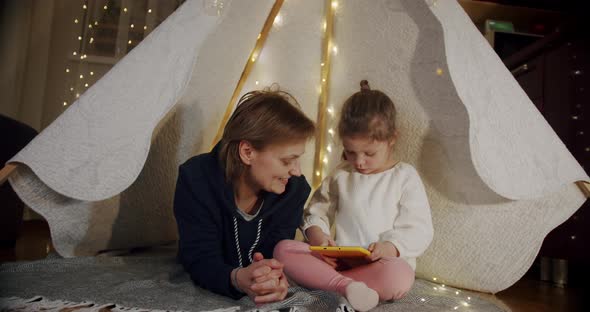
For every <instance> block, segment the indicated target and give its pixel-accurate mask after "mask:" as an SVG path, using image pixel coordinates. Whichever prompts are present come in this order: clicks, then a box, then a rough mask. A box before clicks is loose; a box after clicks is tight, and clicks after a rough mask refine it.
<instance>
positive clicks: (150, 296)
mask: <svg viewBox="0 0 590 312" xmlns="http://www.w3.org/2000/svg"><path fill="white" fill-rule="evenodd" d="M0 289H1V293H0V297H2V300H1V302H0V310H3V311H4V310H7V307H9V302H10V300H8V298H9V297H19V298H32V297H35V296H43V297H44V298H46V299H47V300H62V301H63V300H67V301H75V302H83V301H84V302H93V303H96V304H116V305H117V306H123V307H135V308H142V309H161V310H183V311H210V310H217V309H228V311H232V310H235V311H237V310H239V311H273V310H280V311H342V312H345V311H352V309H351V308H350V306H348V303H347V301H346V300H345V299H344V298H343V297H341V296H339V295H337V294H335V293H331V292H325V291H318V290H309V289H305V288H302V287H298V286H293V287H291V288H290V289H289V294H288V296H287V299H285V300H284V301H281V302H278V303H274V304H269V305H265V306H260V307H256V306H255V305H254V304H253V303H252V302H251V301H250V300H249V299H248V298H242V299H241V300H238V301H234V300H232V299H229V298H226V297H223V296H219V295H216V294H213V293H211V292H209V291H207V290H204V289H201V288H199V287H196V286H195V285H194V284H193V283H192V282H191V280H190V278H189V276H188V275H187V274H186V273H185V272H184V270H183V268H182V267H181V266H180V265H178V264H177V263H176V261H175V257H174V253H173V252H171V251H166V252H161V253H156V254H154V253H150V254H149V256H147V255H146V254H140V255H134V256H129V255H127V256H115V257H104V256H99V257H80V258H69V259H63V258H58V257H53V258H48V259H44V260H39V261H32V262H15V263H5V264H2V265H0ZM441 310H446V311H449V310H451V311H453V310H457V311H490V312H492V311H494V312H495V311H503V309H501V308H499V307H498V306H496V305H494V304H493V303H492V302H489V301H487V300H484V299H482V298H480V297H478V296H477V295H475V294H473V293H471V292H466V291H462V290H458V289H454V288H451V287H448V286H444V287H443V286H442V285H440V284H435V283H431V282H429V281H425V280H420V279H418V280H417V281H416V283H415V285H414V287H413V288H412V290H411V291H410V293H409V294H408V295H407V296H406V297H405V298H403V299H402V300H399V301H396V302H384V303H381V304H380V305H379V306H378V307H377V308H376V309H374V311H441Z"/></svg>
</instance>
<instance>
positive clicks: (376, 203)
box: [301, 162, 433, 270]
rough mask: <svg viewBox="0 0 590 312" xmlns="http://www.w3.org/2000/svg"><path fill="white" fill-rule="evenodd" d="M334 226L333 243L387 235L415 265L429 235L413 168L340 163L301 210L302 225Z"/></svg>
mask: <svg viewBox="0 0 590 312" xmlns="http://www.w3.org/2000/svg"><path fill="white" fill-rule="evenodd" d="M332 224H333V225H334V226H335V234H336V236H335V239H336V244H337V245H338V246H363V247H365V248H367V247H368V246H369V244H370V243H372V242H377V241H389V242H391V243H393V244H394V245H395V247H396V248H397V249H398V251H399V253H400V257H401V258H403V259H405V260H406V261H407V262H408V263H409V264H410V266H412V268H413V269H414V270H415V269H416V258H417V257H418V256H420V255H421V254H422V253H423V252H424V251H425V250H426V248H427V247H428V245H430V242H431V241H432V236H433V228H432V217H431V214H430V205H429V204H428V198H427V197H426V192H425V190H424V185H423V184H422V180H421V179H420V176H419V175H418V172H417V171H416V169H414V167H412V166H411V165H410V164H407V163H403V162H398V163H397V164H396V165H395V166H393V167H392V168H390V169H388V170H385V171H383V172H380V173H375V174H361V173H358V172H356V170H354V168H352V167H351V166H350V165H348V164H347V163H343V164H341V165H339V166H338V167H337V168H336V170H335V171H334V173H333V174H331V175H330V176H328V177H326V178H325V179H324V181H322V184H321V186H320V188H318V189H317V190H316V192H315V193H314V195H313V197H312V198H311V200H310V202H309V204H308V206H307V208H306V209H305V212H304V218H303V224H302V227H301V230H302V231H303V233H305V230H306V229H308V228H309V227H310V226H313V225H317V226H319V227H320V228H321V229H322V230H323V231H324V233H327V234H328V233H330V226H331V225H332Z"/></svg>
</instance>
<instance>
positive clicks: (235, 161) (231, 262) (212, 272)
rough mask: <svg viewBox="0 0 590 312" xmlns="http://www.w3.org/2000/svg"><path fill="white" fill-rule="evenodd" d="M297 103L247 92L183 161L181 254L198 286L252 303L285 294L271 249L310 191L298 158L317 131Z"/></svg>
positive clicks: (288, 235) (291, 228) (291, 230)
mask: <svg viewBox="0 0 590 312" xmlns="http://www.w3.org/2000/svg"><path fill="white" fill-rule="evenodd" d="M291 101H293V103H291ZM295 105H296V102H295V101H294V99H293V98H292V97H291V96H290V95H289V94H288V93H285V92H281V91H273V92H270V91H253V92H250V93H247V94H246V95H244V96H243V97H242V98H241V99H240V101H239V103H238V105H237V108H236V110H235V111H234V113H233V114H232V116H231V118H230V119H229V121H228V123H227V125H226V127H225V129H224V133H223V137H222V139H221V141H220V142H219V143H218V144H217V145H216V146H215V147H214V148H213V150H212V151H211V152H210V153H206V154H201V155H198V156H195V157H193V158H191V159H189V160H188V161H186V162H185V163H184V164H182V165H181V166H180V168H179V175H178V182H177V185H176V194H175V199H174V214H175V217H176V222H177V224H178V232H179V251H178V258H179V261H180V263H182V265H183V266H184V268H185V270H186V271H188V272H189V274H190V276H191V278H192V279H193V281H194V282H195V283H196V284H197V285H199V286H201V287H203V288H206V289H209V290H211V291H213V292H216V293H219V294H222V295H225V296H228V297H231V298H234V299H238V298H240V297H242V296H244V295H248V296H249V297H250V298H251V299H252V300H253V301H254V302H255V303H257V304H261V303H268V302H274V301H280V300H283V299H284V298H285V296H286V294H287V288H288V282H287V280H286V278H285V275H284V274H283V270H282V268H283V265H282V263H280V262H279V261H277V260H275V259H272V254H273V249H274V247H275V245H276V244H277V243H278V242H279V241H281V240H284V239H293V237H294V236H295V230H296V229H297V227H298V226H299V222H300V220H301V217H302V214H303V205H304V204H305V201H306V200H307V197H308V195H309V193H310V187H309V184H308V183H307V181H306V180H305V177H304V176H302V175H301V168H300V157H301V155H302V154H303V153H304V152H305V144H306V142H307V140H308V139H309V138H311V137H312V136H313V134H314V131H315V126H314V124H313V122H312V121H311V120H310V119H309V118H307V117H306V116H305V115H304V114H303V112H302V111H301V110H300V109H299V108H298V107H296V106H295Z"/></svg>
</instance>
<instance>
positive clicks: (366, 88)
mask: <svg viewBox="0 0 590 312" xmlns="http://www.w3.org/2000/svg"><path fill="white" fill-rule="evenodd" d="M369 90H371V87H369V82H368V81H367V80H365V79H363V80H361V91H369Z"/></svg>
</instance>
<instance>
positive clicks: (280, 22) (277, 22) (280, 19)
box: [272, 13, 283, 26]
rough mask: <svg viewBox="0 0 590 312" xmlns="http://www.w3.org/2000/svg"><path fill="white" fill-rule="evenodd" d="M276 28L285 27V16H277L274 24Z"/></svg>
mask: <svg viewBox="0 0 590 312" xmlns="http://www.w3.org/2000/svg"><path fill="white" fill-rule="evenodd" d="M272 24H273V25H275V26H281V25H283V16H282V15H281V14H280V13H279V14H277V16H275V20H274V21H273V23H272Z"/></svg>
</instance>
